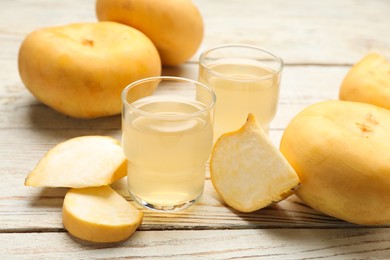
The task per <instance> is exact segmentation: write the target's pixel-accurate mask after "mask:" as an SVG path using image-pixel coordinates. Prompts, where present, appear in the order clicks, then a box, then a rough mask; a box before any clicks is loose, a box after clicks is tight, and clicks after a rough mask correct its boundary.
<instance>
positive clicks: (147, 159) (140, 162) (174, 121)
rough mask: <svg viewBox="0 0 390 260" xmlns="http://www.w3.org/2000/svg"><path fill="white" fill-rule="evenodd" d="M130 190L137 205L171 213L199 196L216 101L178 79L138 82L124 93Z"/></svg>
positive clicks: (198, 87)
mask: <svg viewBox="0 0 390 260" xmlns="http://www.w3.org/2000/svg"><path fill="white" fill-rule="evenodd" d="M122 100H123V104H124V105H123V113H122V143H123V149H124V152H125V155H126V157H127V159H128V178H127V183H128V189H129V192H130V194H131V196H132V197H133V198H134V200H135V201H137V202H138V203H139V204H141V205H143V206H145V207H147V208H149V209H154V210H160V211H174V210H180V209H184V208H186V207H188V206H190V205H192V204H193V203H194V202H195V201H196V200H197V199H198V198H199V197H200V196H201V194H202V192H203V186H204V181H205V164H206V162H207V160H208V158H209V155H210V153H211V149H212V144H213V106H214V103H215V95H214V93H213V91H212V90H211V89H210V88H208V87H207V86H205V85H203V84H200V83H198V82H196V81H192V80H188V79H184V78H176V77H154V78H147V79H144V80H140V81H137V82H135V83H133V84H131V85H130V86H128V87H127V88H126V89H125V90H124V91H123V93H122Z"/></svg>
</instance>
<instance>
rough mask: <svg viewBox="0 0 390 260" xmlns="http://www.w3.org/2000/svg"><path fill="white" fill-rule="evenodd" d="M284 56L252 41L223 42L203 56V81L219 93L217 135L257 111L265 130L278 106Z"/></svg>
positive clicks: (228, 130) (232, 129)
mask: <svg viewBox="0 0 390 260" xmlns="http://www.w3.org/2000/svg"><path fill="white" fill-rule="evenodd" d="M282 69H283V61H282V59H281V58H280V57H279V56H278V55H276V54H274V53H272V52H270V51H267V50H264V49H261V48H258V47H255V46H251V45H222V46H218V47H215V48H212V49H209V50H206V51H204V52H203V53H202V55H201V56H200V61H199V79H198V80H199V82H202V83H204V84H205V85H207V86H209V87H211V88H212V89H213V90H214V92H215V94H216V96H217V99H218V100H217V103H216V106H215V121H214V138H215V139H217V138H218V137H219V136H220V135H222V134H223V133H225V132H230V131H234V130H237V129H238V128H240V127H241V126H242V125H243V124H244V122H245V120H246V118H247V116H248V114H249V113H253V114H254V115H255V116H256V117H257V118H258V120H259V122H260V124H261V125H262V127H263V128H264V130H265V131H267V132H268V128H269V124H270V122H271V121H272V119H273V118H274V116H275V114H276V109H277V103H278V96H279V85H280V79H281V72H282Z"/></svg>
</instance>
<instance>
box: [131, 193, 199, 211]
mask: <svg viewBox="0 0 390 260" xmlns="http://www.w3.org/2000/svg"><path fill="white" fill-rule="evenodd" d="M129 192H130V195H131V197H132V198H133V199H134V201H135V202H137V203H138V204H139V205H141V206H142V207H144V208H146V209H150V210H154V211H160V212H174V211H180V210H183V209H186V208H188V207H190V206H192V205H194V204H195V202H196V201H198V199H199V198H200V197H201V196H202V193H201V194H199V196H198V197H196V198H195V199H193V200H190V201H185V202H181V203H178V204H173V205H160V204H153V203H150V202H147V201H145V200H143V199H142V198H140V197H139V196H137V195H136V194H134V193H132V192H131V191H129Z"/></svg>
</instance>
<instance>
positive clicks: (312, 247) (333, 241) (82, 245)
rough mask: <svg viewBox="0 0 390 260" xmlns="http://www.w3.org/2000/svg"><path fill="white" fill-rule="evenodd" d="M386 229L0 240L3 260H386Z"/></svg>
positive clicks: (389, 237) (389, 244) (389, 241)
mask: <svg viewBox="0 0 390 260" xmlns="http://www.w3.org/2000/svg"><path fill="white" fill-rule="evenodd" d="M388 231H389V230H387V229H295V230H290V229H252V230H219V231H215V230H202V231H192V232H187V231H148V232H145V231H138V232H136V233H135V234H134V235H133V236H132V237H131V238H130V239H129V240H127V241H124V242H123V243H119V244H109V245H106V244H93V243H87V242H82V241H80V240H78V239H74V238H72V237H70V236H69V235H68V234H67V233H27V234H18V233H14V234H0V244H1V245H2V246H1V247H0V256H2V258H3V259H9V258H17V259H32V258H33V259H63V258H69V259H101V258H104V259H108V258H109V259H114V258H115V259H145V258H147V259H161V258H164V259H231V258H234V259H236V258H249V259H259V258H261V259H275V258H276V259H319V258H321V259H388V258H390V232H388Z"/></svg>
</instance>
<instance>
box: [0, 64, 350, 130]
mask: <svg viewBox="0 0 390 260" xmlns="http://www.w3.org/2000/svg"><path fill="white" fill-rule="evenodd" d="M6 67H7V66H6V64H5V63H2V62H1V61H0V69H1V68H4V69H5V71H7V70H6ZM349 69H350V67H349V66H340V67H337V66H335V67H328V66H286V67H285V69H284V71H283V78H282V83H281V87H280V88H281V90H280V100H279V106H278V112H277V115H276V117H275V120H274V121H273V122H272V124H271V128H274V129H283V128H284V127H285V126H287V124H288V122H290V120H291V119H292V118H293V117H294V116H295V114H296V113H298V112H299V111H300V110H301V109H303V108H304V107H306V106H307V105H309V104H312V103H315V102H318V101H322V100H327V99H337V98H338V89H339V86H340V84H341V82H342V80H343V78H344V76H345V74H346V73H347V71H348V70H349ZM197 73H198V67H197V65H196V64H186V65H183V66H180V67H176V68H174V67H171V68H169V67H167V68H164V71H163V75H170V76H181V77H187V78H191V79H195V80H196V79H197ZM10 127H12V128H32V129H34V131H36V130H37V129H106V130H108V129H119V128H120V117H115V116H114V117H108V118H101V119H95V120H80V119H73V118H69V117H67V116H64V115H62V114H59V113H57V112H55V111H53V110H51V109H49V108H47V107H46V106H45V105H43V104H41V103H40V102H38V101H37V100H36V99H35V98H34V97H33V96H32V95H31V94H30V93H29V92H28V91H27V89H26V88H25V87H24V86H23V84H22V83H21V82H20V80H19V79H18V78H15V77H14V78H13V79H12V80H7V81H6V82H5V83H4V86H3V87H2V88H0V128H10Z"/></svg>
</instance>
